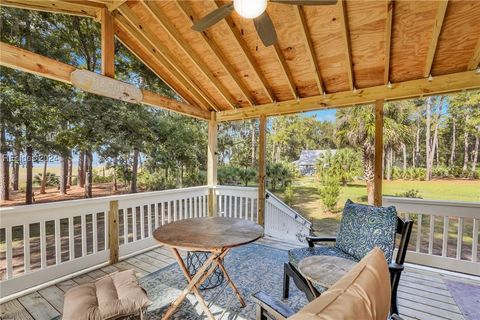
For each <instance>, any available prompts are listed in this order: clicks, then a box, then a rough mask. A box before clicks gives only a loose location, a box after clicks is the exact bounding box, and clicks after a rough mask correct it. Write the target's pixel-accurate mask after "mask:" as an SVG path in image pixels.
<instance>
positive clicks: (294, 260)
mask: <svg viewBox="0 0 480 320" xmlns="http://www.w3.org/2000/svg"><path fill="white" fill-rule="evenodd" d="M311 256H330V257H340V258H344V259H350V260H352V261H355V262H357V261H358V260H357V259H355V258H354V257H352V256H351V255H349V254H347V253H345V252H343V251H342V250H340V249H338V248H336V247H333V246H315V247H313V248H310V247H307V248H295V249H292V250H289V251H288V261H289V262H290V263H291V264H292V266H293V267H294V268H295V269H297V271H298V270H299V269H298V264H299V263H300V261H302V260H303V259H305V258H307V257H311ZM312 284H313V286H314V287H315V289H317V291H318V292H319V293H322V292H324V291H326V290H327V289H328V287H327V286H324V285H322V284H320V283H317V282H312Z"/></svg>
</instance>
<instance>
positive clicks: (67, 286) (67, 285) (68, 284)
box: [56, 279, 78, 292]
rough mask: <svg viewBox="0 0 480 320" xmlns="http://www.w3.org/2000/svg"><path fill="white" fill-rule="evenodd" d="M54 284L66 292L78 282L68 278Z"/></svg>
mask: <svg viewBox="0 0 480 320" xmlns="http://www.w3.org/2000/svg"><path fill="white" fill-rule="evenodd" d="M56 286H57V287H58V288H59V289H60V290H62V291H63V292H67V291H68V290H69V289H71V288H73V287H76V286H78V283H76V282H75V281H73V280H72V279H70V280H66V281H62V282H60V283H57V284H56Z"/></svg>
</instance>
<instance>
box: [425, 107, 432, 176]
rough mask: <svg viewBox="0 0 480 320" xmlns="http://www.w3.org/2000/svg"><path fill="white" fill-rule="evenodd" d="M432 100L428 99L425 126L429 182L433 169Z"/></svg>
mask: <svg viewBox="0 0 480 320" xmlns="http://www.w3.org/2000/svg"><path fill="white" fill-rule="evenodd" d="M430 107H431V105H430V98H428V99H427V105H426V108H427V117H426V124H425V130H426V133H425V165H426V167H427V173H426V176H425V180H427V181H429V180H430V177H431V173H432V167H431V166H430V153H431V151H430V122H431V117H430Z"/></svg>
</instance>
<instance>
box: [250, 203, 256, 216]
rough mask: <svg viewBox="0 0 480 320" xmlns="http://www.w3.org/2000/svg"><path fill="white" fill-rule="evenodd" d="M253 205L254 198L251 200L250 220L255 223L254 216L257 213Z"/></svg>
mask: <svg viewBox="0 0 480 320" xmlns="http://www.w3.org/2000/svg"><path fill="white" fill-rule="evenodd" d="M253 205H254V201H253V198H250V220H252V221H253V215H254V212H255V210H254V207H253Z"/></svg>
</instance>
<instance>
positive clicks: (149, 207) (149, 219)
mask: <svg viewBox="0 0 480 320" xmlns="http://www.w3.org/2000/svg"><path fill="white" fill-rule="evenodd" d="M147 218H148V223H147V226H148V232H147V237H151V236H152V205H151V204H149V205H147ZM155 223H156V222H154V224H155Z"/></svg>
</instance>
